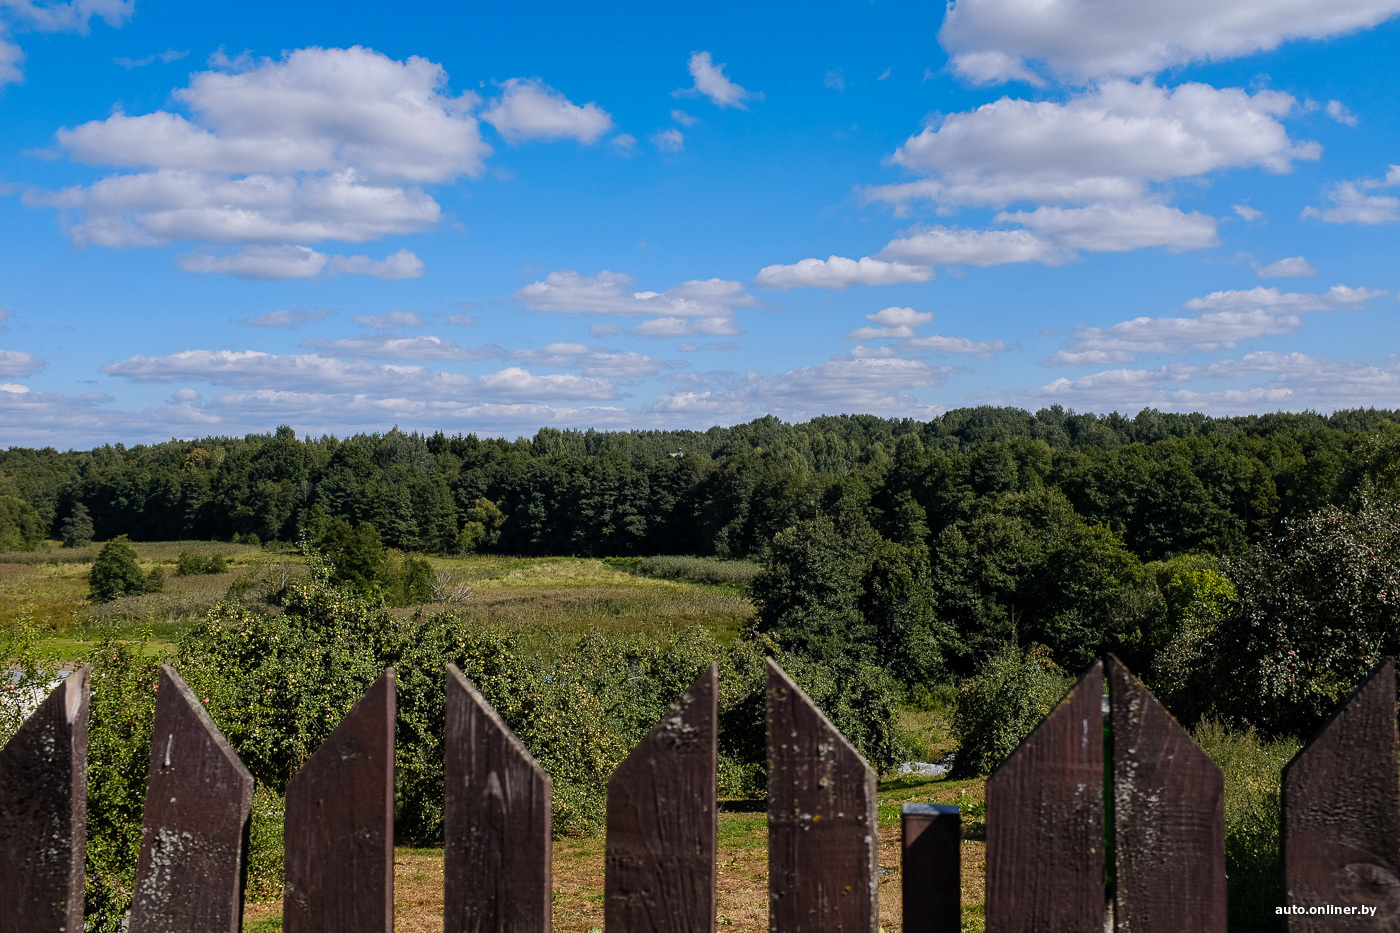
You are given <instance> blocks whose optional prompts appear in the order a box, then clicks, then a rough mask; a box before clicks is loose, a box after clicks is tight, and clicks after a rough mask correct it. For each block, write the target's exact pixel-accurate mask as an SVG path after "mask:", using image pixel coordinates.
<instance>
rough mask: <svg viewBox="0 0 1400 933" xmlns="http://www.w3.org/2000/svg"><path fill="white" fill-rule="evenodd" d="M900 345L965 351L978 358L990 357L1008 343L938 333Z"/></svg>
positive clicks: (935, 349) (1004, 347)
mask: <svg viewBox="0 0 1400 933" xmlns="http://www.w3.org/2000/svg"><path fill="white" fill-rule="evenodd" d="M900 346H901V347H905V348H906V349H909V350H928V351H930V352H933V353H964V354H967V355H968V356H973V357H977V358H978V359H988V358H990V357H993V356H996V355H997V354H998V353H1000V352H1001V351H1003V350H1005V349H1006V344H1005V343H1004V342H1003V341H1000V340H992V341H985V340H969V339H967V338H966V337H944V336H940V335H938V334H933V335H930V336H928V337H915V338H913V339H912V340H905V341H904V342H903V343H901V344H900Z"/></svg>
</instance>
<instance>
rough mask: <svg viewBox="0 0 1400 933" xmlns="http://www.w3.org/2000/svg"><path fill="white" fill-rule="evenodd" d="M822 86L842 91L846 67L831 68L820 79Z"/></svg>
mask: <svg viewBox="0 0 1400 933" xmlns="http://www.w3.org/2000/svg"><path fill="white" fill-rule="evenodd" d="M822 87H824V88H826V89H827V90H830V91H844V90H845V89H846V69H844V68H833V69H831V70H830V71H828V72H827V73H826V77H824V78H823V79H822Z"/></svg>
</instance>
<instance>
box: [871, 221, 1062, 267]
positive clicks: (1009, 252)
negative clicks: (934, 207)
mask: <svg viewBox="0 0 1400 933" xmlns="http://www.w3.org/2000/svg"><path fill="white" fill-rule="evenodd" d="M877 255H878V256H879V257H880V258H881V259H891V260H897V261H900V262H907V263H912V264H916V265H923V266H936V265H960V266H994V265H999V264H1001V263H1006V262H1045V263H1052V262H1057V261H1063V259H1064V258H1066V257H1065V255H1064V253H1063V251H1061V250H1058V249H1056V247H1055V246H1054V244H1052V243H1051V242H1050V241H1049V240H1047V239H1045V238H1044V237H1041V236H1037V235H1036V234H1034V233H1032V232H1030V231H1029V230H963V229H957V228H948V227H939V226H935V227H916V228H914V229H913V230H912V231H910V232H909V233H907V234H906V235H905V236H903V237H900V238H899V239H897V240H891V241H890V242H889V244H888V245H886V246H885V248H884V249H882V250H881V251H880V252H879V253H878V254H877Z"/></svg>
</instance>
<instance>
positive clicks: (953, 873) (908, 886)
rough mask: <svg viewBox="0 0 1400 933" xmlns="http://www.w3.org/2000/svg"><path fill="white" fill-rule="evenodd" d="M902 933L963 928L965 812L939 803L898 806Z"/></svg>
mask: <svg viewBox="0 0 1400 933" xmlns="http://www.w3.org/2000/svg"><path fill="white" fill-rule="evenodd" d="M899 816H900V824H901V826H900V828H901V831H902V835H903V841H904V845H903V852H904V857H903V860H902V862H901V868H900V873H901V875H902V876H903V878H902V881H903V891H902V895H903V902H902V907H903V910H902V913H903V917H904V926H903V927H902V929H903V930H904V933H959V931H961V930H962V814H961V813H960V812H959V810H958V808H957V807H954V806H949V805H947V804H938V803H906V804H904V805H903V806H902V807H900V813H899Z"/></svg>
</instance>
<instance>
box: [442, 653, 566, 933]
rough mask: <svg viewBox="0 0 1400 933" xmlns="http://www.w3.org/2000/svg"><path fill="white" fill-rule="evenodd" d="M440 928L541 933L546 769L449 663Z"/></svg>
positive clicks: (545, 909) (545, 908)
mask: <svg viewBox="0 0 1400 933" xmlns="http://www.w3.org/2000/svg"><path fill="white" fill-rule="evenodd" d="M445 745H446V748H445V755H444V759H445V760H444V767H445V771H446V782H447V783H446V788H445V796H444V799H443V824H444V832H445V836H446V853H445V857H444V862H443V885H444V890H443V895H444V910H443V923H444V933H548V931H549V930H550V929H551V926H552V921H551V915H550V909H551V908H550V905H551V893H552V888H551V881H552V878H553V875H552V868H551V864H550V860H551V842H550V821H551V811H550V789H551V785H550V780H549V775H547V774H545V773H544V769H543V768H541V767H540V766H539V764H538V763H537V762H536V761H535V759H534V758H533V757H532V756H531V755H530V753H529V752H528V751H526V750H525V746H524V745H522V744H521V743H520V740H519V739H517V738H516V737H515V733H513V732H511V730H510V727H509V726H507V725H506V724H505V722H504V721H502V719H501V717H500V716H498V715H497V714H496V711H495V710H494V709H492V708H491V704H489V703H487V702H486V700H485V699H484V698H483V697H482V696H481V694H480V693H478V692H477V691H476V688H475V687H473V686H472V684H471V681H469V680H467V678H466V677H464V676H462V672H461V671H459V670H458V669H457V667H456V666H455V665H452V664H449V665H447V725H446V741H445Z"/></svg>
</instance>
